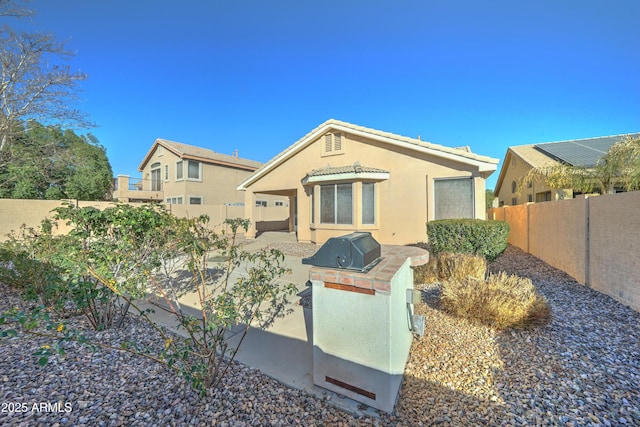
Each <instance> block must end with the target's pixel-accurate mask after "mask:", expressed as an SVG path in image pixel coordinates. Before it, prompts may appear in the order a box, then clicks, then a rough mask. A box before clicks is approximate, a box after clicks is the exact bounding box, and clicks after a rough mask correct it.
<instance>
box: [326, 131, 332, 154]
mask: <svg viewBox="0 0 640 427" xmlns="http://www.w3.org/2000/svg"><path fill="white" fill-rule="evenodd" d="M324 151H325V152H326V153H330V152H331V151H333V135H332V134H330V133H328V134H326V135H325V136H324Z"/></svg>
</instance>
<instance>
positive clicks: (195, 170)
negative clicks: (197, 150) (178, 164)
mask: <svg viewBox="0 0 640 427" xmlns="http://www.w3.org/2000/svg"><path fill="white" fill-rule="evenodd" d="M200 165H201V163H200V162H195V161H193V160H187V178H189V179H198V180H199V179H200V175H201V174H200Z"/></svg>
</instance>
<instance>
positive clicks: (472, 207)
mask: <svg viewBox="0 0 640 427" xmlns="http://www.w3.org/2000/svg"><path fill="white" fill-rule="evenodd" d="M445 181H467V182H469V189H470V193H471V194H470V195H471V200H470V206H469V208H470V210H471V212H470V216H468V217H460V216H456V217H451V216H448V215H445V216H443V217H441V216H440V215H438V213H439V212H440V211H439V196H438V192H439V191H441V189H439V188H437V187H438V183H442V182H445ZM459 200H460V199H458V198H456V203H458V202H459ZM433 217H434V219H435V220H438V219H453V218H470V219H473V218H476V194H475V185H474V177H473V176H457V177H456V176H451V177H442V178H434V180H433Z"/></svg>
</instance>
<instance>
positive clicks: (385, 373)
mask: <svg viewBox="0 0 640 427" xmlns="http://www.w3.org/2000/svg"><path fill="white" fill-rule="evenodd" d="M428 260H429V254H428V252H427V251H425V250H424V249H421V248H417V247H413V246H386V245H385V246H380V244H378V242H377V241H376V240H375V239H374V238H373V237H372V236H371V234H370V233H368V232H356V233H352V234H348V235H345V236H341V237H334V238H331V239H329V240H327V242H326V243H325V244H324V245H323V246H322V247H321V248H320V249H319V250H318V251H317V252H316V254H315V255H313V256H311V257H309V258H305V259H303V261H302V262H303V263H304V264H311V265H312V266H313V267H311V269H310V271H309V279H310V281H311V284H312V288H313V289H312V306H313V310H312V316H313V382H314V384H316V385H318V386H320V387H323V388H326V389H328V390H331V391H334V392H336V393H339V394H341V395H344V396H346V397H349V398H351V399H353V400H356V401H358V402H362V403H365V404H367V405H369V406H371V407H374V408H377V409H380V410H383V411H386V412H389V413H392V412H393V410H394V407H395V403H396V399H397V396H398V391H399V390H400V385H401V384H402V376H403V374H404V367H405V364H406V361H407V358H408V356H409V350H410V348H411V341H412V339H413V335H414V334H416V333H417V334H420V332H421V330H424V329H423V328H424V323H423V322H422V323H421V320H422V319H421V318H420V317H419V316H414V315H413V301H414V297H415V295H416V293H415V292H414V291H413V270H412V268H411V267H414V266H417V265H422V264H425V263H426V262H427V261H428Z"/></svg>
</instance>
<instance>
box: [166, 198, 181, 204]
mask: <svg viewBox="0 0 640 427" xmlns="http://www.w3.org/2000/svg"><path fill="white" fill-rule="evenodd" d="M167 203H171V204H172V205H181V204H182V197H169V198H167Z"/></svg>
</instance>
